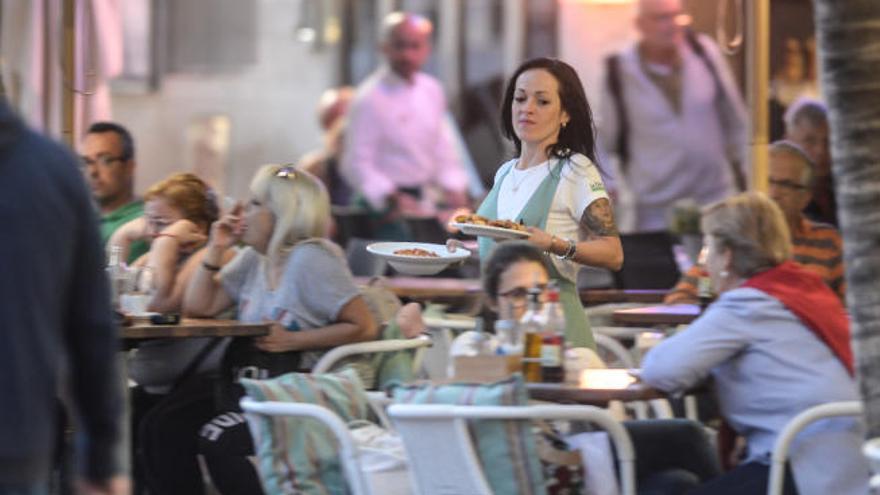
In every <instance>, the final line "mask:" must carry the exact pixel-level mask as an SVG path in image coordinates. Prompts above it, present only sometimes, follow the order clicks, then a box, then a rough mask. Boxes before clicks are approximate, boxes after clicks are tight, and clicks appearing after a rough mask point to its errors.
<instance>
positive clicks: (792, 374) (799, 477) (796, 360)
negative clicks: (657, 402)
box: [642, 192, 868, 495]
mask: <svg viewBox="0 0 880 495" xmlns="http://www.w3.org/2000/svg"><path fill="white" fill-rule="evenodd" d="M702 230H703V232H704V233H705V239H704V242H705V245H706V247H707V248H708V251H707V252H708V255H707V261H706V269H707V270H708V271H709V276H710V278H711V280H712V284H713V285H714V288H715V291H716V293H718V294H719V297H718V300H717V301H715V302H714V303H712V305H711V306H709V308H708V309H707V311H706V312H705V313H704V314H703V315H702V316H701V317H700V318H698V319H697V320H696V321H694V322H693V323H692V324H691V325H690V327H688V328H687V329H686V330H684V331H682V332H680V333H679V334H677V335H675V336H674V337H672V338H669V339H667V340H665V341H663V342H661V343H660V344H659V345H658V346H657V347H655V348H654V349H652V350H651V352H650V353H648V355H647V356H646V358H645V361H644V363H643V367H642V379H643V380H644V381H645V382H646V383H647V384H648V385H651V386H652V387H655V388H659V389H661V390H665V391H667V392H672V393H680V392H683V391H686V390H687V389H689V388H691V387H693V386H694V385H696V384H698V383H700V382H701V381H703V380H705V379H706V378H708V377H709V376H710V375H711V376H712V377H713V378H714V382H715V389H716V391H717V393H718V398H719V404H720V407H721V414H722V416H723V417H724V418H725V419H726V420H727V422H728V423H729V424H730V426H732V427H733V429H734V430H735V431H736V432H737V433H738V434H739V435H741V436H742V437H744V438H745V440H746V443H747V452H746V458H745V460H744V461H743V462H741V463H740V465H739V466H737V467H736V468H735V469H733V470H732V471H729V472H728V473H726V474H724V475H722V476H720V477H718V478H716V479H715V480H712V481H710V482H708V483H707V484H706V485H704V486H702V487H700V488H699V489H697V490H695V491H692V492H689V493H692V494H694V493H698V494H703V493H705V494H713V495H716V494H726V493H763V492H765V491H766V490H767V479H768V474H769V465H768V464H769V460H770V452H771V450H772V449H773V444H774V442H775V441H776V438H777V436H778V434H779V432H780V431H781V430H782V428H783V427H784V426H785V424H786V423H788V422H789V421H790V420H791V419H792V418H794V417H795V416H796V415H797V414H798V413H800V412H802V411H803V410H805V409H807V408H809V407H811V406H815V405H818V404H822V403H826V402H833V401H849V400H858V398H859V394H858V390H857V388H856V382H855V379H854V376H853V375H854V370H853V357H852V350H851V349H850V344H849V321H848V318H847V315H846V312H845V310H844V308H843V306H842V305H841V302H840V299H839V298H838V297H837V296H836V295H835V294H834V292H832V291H831V289H830V288H829V287H828V286H827V285H826V284H825V283H824V282H823V281H822V279H821V278H819V276H818V275H815V274H814V273H812V272H810V271H807V270H805V269H804V268H802V267H801V266H800V265H798V264H796V263H794V262H793V261H791V242H790V241H789V232H788V227H787V225H786V223H785V218H784V217H783V214H782V211H781V210H780V209H779V207H778V206H777V205H776V204H775V203H774V202H773V201H772V200H771V199H770V198H768V197H767V196H766V195H764V194H762V193H754V192H752V193H745V194H740V195H738V196H734V197H731V198H729V199H727V200H725V201H722V202H720V203H717V204H714V205H712V206H709V207H707V208H706V209H705V210H704V212H703V219H702ZM863 438H864V436H863V431H862V428H861V426H860V425H859V423H858V422H857V421H856V420H855V419H853V418H835V419H827V420H823V421H820V422H817V423H816V424H815V425H814V426H812V427H811V428H810V429H808V430H807V432H805V433H803V434H801V435H799V436H798V438H797V440H796V442H795V444H794V446H793V449H792V452H791V456H790V459H791V474H792V475H793V478H794V483H792V482H791V481H788V482H787V483H786V484H787V485H788V487H789V488H794V485H795V484H796V485H797V487H798V489H799V491H800V493H835V494H841V495H843V494H856V493H867V492H868V486H867V483H868V467H867V465H866V463H865V460H864V458H863V457H862V456H861V454H860V452H859V446H860V444H861V442H862V440H863ZM829 460H833V463H834V466H833V469H823V468H821V467H824V466H827V465H828V462H829Z"/></svg>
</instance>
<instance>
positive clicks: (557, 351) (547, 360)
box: [541, 282, 565, 383]
mask: <svg viewBox="0 0 880 495" xmlns="http://www.w3.org/2000/svg"><path fill="white" fill-rule="evenodd" d="M543 320H544V328H543V329H542V330H541V380H542V381H544V382H547V383H561V382H564V381H565V366H564V362H563V356H564V355H565V314H564V313H563V312H562V305H561V304H560V303H559V287H558V286H557V285H556V283H554V282H551V283H550V285H549V287H548V288H547V303H546V304H544V318H543Z"/></svg>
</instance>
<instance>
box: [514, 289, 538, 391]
mask: <svg viewBox="0 0 880 495" xmlns="http://www.w3.org/2000/svg"><path fill="white" fill-rule="evenodd" d="M528 301H529V302H528V304H529V305H528V309H527V310H526V312H525V314H524V315H523V316H522V319H520V325H519V326H520V331H521V332H522V333H523V337H524V340H525V346H524V352H523V359H522V361H523V375H524V376H525V379H526V381H527V382H540V381H541V329H542V328H543V326H544V325H543V323H544V322H543V315H542V314H541V313H542V312H541V289H539V288H537V287H533V288H531V289H529V292H528Z"/></svg>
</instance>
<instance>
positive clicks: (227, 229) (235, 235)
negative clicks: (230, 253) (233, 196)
mask: <svg viewBox="0 0 880 495" xmlns="http://www.w3.org/2000/svg"><path fill="white" fill-rule="evenodd" d="M243 209H244V207H243V206H242V205H241V203H236V204H235V206H233V207H232V209H231V210H230V211H229V213H227V214H225V215H223V216H222V217H221V218H220V220H217V221H216V222H214V223H213V224H212V225H211V237H210V240H209V241H208V243H209V244H210V245H211V246H212V247H215V248H217V249H219V250H226V249H229V248H231V247H232V246H234V245H235V243H237V242H238V241H239V240H240V239H241V234H242V228H243V226H242V221H241V212H242V210H243Z"/></svg>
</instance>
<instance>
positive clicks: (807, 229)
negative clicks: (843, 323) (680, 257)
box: [664, 141, 846, 304]
mask: <svg viewBox="0 0 880 495" xmlns="http://www.w3.org/2000/svg"><path fill="white" fill-rule="evenodd" d="M768 176H769V177H768V183H769V188H768V191H767V192H768V194H769V195H770V198H772V199H773V201H775V202H776V204H777V205H779V208H780V209H781V210H782V213H783V215H785V221H786V223H788V229H789V231H790V232H791V244H792V255H793V258H794V260H795V261H797V262H798V263H800V264H801V265H803V266H804V267H805V268H807V269H808V270H811V271H813V272H815V273H816V274H817V275H819V276H820V277H822V280H824V281H825V283H826V284H828V286H829V287H831V289H832V290H833V291H834V292H835V293H837V295H838V296H840V298H841V299H843V298H844V296H845V294H846V282H845V280H844V278H843V241H842V240H841V238H840V234H839V233H838V232H837V229H835V228H834V227H833V226H832V225H828V224H824V223H819V222H814V221H812V220H809V219H807V217H806V216H804V214H803V210H804V208H806V206H807V204H809V202H810V199H811V197H812V194H811V191H812V187H813V181H814V180H815V178H816V176H815V165H814V164H813V162H812V161H811V160H810V158H809V157H808V156H807V154H806V153H805V152H804V151H803V150H802V149H801V148H800V147H799V146H798V145H796V144H794V143H793V142H791V141H776V142H775V143H773V144H771V145H770V163H769V169H768ZM701 276H707V275H706V271H705V269H704V268H703V267H702V266H699V265H695V266H694V267H693V268H691V269H690V270H688V272H687V273H686V274H685V275H684V277H682V279H681V280H680V281H679V282H678V284H677V285H676V286H675V288H674V289H673V290H672V292H670V293H669V295H667V296H666V300H665V301H664V302H666V303H667V304H673V303H680V302H696V301H697V282H698V280H699V277H701Z"/></svg>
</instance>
